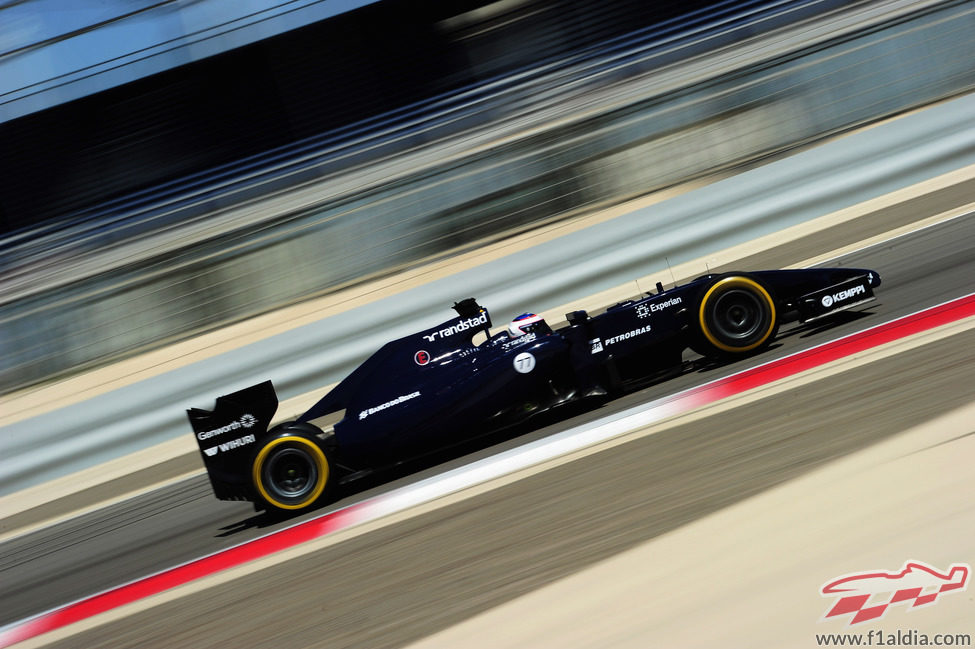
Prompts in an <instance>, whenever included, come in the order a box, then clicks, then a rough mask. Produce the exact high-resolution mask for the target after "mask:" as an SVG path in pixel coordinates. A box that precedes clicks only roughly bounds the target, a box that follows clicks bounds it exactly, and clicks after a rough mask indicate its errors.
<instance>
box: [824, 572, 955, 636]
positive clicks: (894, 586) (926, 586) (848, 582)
mask: <svg viewBox="0 0 975 649" xmlns="http://www.w3.org/2000/svg"><path fill="white" fill-rule="evenodd" d="M971 572H972V568H971V566H970V565H968V564H967V563H955V564H952V565H951V566H950V567H949V568H948V569H947V570H945V571H941V570H938V569H937V568H934V567H933V566H930V565H928V564H926V563H924V562H922V561H908V562H907V563H905V564H904V566H903V567H902V568H901V569H900V570H899V571H896V572H887V571H883V570H871V571H866V572H857V573H852V574H848V575H843V576H842V577H837V578H835V579H832V580H830V581H828V582H826V583H825V584H823V586H822V588H820V591H819V592H820V595H822V596H823V597H829V598H834V597H835V598H839V599H837V600H836V602H835V603H834V604H833V605H832V606H831V607H830V609H829V610H828V611H826V613H825V615H824V616H823V618H824V619H825V618H830V617H838V616H845V615H851V616H852V617H851V618H850V619H849V621H848V624H851V625H852V624H860V623H861V622H868V621H870V620H879V619H880V618H882V617H883V616H884V615H885V614H886V613H887V610H888V608H889V607H890V606H892V605H894V604H905V605H906V606H907V607H909V608H911V609H915V608H918V607H921V606H932V605H934V604H935V603H937V602H938V597H939V596H940V595H942V594H946V593H947V594H950V593H960V592H962V591H964V590H965V589H966V588H968V577H969V575H971Z"/></svg>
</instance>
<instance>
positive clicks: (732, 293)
mask: <svg viewBox="0 0 975 649" xmlns="http://www.w3.org/2000/svg"><path fill="white" fill-rule="evenodd" d="M697 325H698V328H699V334H700V336H699V340H698V341H696V342H697V343H698V344H697V345H695V349H696V350H697V351H700V352H702V353H704V355H705V356H719V357H722V356H723V357H728V356H737V355H740V354H748V353H752V352H756V351H759V350H762V349H764V348H765V347H768V346H769V345H770V344H771V342H772V340H774V339H775V334H776V333H777V332H778V329H779V317H778V311H777V310H776V307H775V299H774V298H773V297H772V294H771V292H770V291H769V290H768V289H767V288H766V287H765V286H763V285H762V284H761V282H759V281H757V280H755V279H753V278H751V277H748V276H745V275H729V276H727V277H722V278H721V279H719V280H717V281H716V282H714V283H713V284H711V285H710V286H709V287H708V288H707V290H705V291H704V295H703V296H702V297H701V300H700V302H699V304H698V310H697Z"/></svg>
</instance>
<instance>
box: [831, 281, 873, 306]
mask: <svg viewBox="0 0 975 649" xmlns="http://www.w3.org/2000/svg"><path fill="white" fill-rule="evenodd" d="M866 292H867V289H866V287H864V286H863V284H861V285H859V286H854V287H853V288H848V289H846V290H845V291H840V292H839V293H833V294H832V295H824V296H823V298H822V303H823V306H824V307H826V308H827V309H828V308H829V307H831V306H833V303H835V302H842V301H843V300H848V299H850V298H851V297H856V296H857V295H860V294H861V293H866Z"/></svg>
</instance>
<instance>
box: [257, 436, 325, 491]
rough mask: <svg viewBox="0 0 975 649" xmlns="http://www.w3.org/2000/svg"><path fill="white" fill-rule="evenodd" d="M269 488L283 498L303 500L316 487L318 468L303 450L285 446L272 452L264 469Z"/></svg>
mask: <svg viewBox="0 0 975 649" xmlns="http://www.w3.org/2000/svg"><path fill="white" fill-rule="evenodd" d="M262 477H263V478H264V484H266V485H267V486H268V490H269V491H271V493H272V494H273V495H275V496H277V497H278V498H281V499H283V500H290V501H294V500H301V499H303V498H304V497H306V496H307V495H308V494H309V493H311V491H312V490H313V489H314V488H315V484H316V483H317V482H318V468H317V467H316V466H315V462H314V460H312V458H311V457H310V456H309V455H308V453H306V452H305V451H303V450H300V449H297V448H283V449H280V450H279V451H277V452H276V453H274V454H272V455H271V456H270V457H269V458H268V459H267V461H266V462H265V463H264V469H263V471H262Z"/></svg>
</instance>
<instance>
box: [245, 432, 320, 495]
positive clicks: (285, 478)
mask: <svg viewBox="0 0 975 649" xmlns="http://www.w3.org/2000/svg"><path fill="white" fill-rule="evenodd" d="M251 475H252V478H253V483H254V489H255V491H256V492H257V494H258V497H259V498H260V499H261V501H262V502H263V503H264V504H266V505H267V506H268V507H270V508H271V509H275V510H279V511H284V512H296V511H299V510H302V509H307V508H309V507H311V506H313V505H314V504H315V503H316V502H318V501H320V500H321V499H322V498H323V497H324V496H325V495H326V493H327V492H328V490H329V487H330V486H331V484H332V482H333V477H334V470H333V466H332V459H331V453H330V452H329V451H328V450H327V449H325V448H323V447H322V446H321V445H320V444H319V443H318V442H317V441H316V440H315V439H314V438H313V437H312V436H311V435H308V434H307V433H305V432H304V431H301V430H289V429H287V428H285V429H284V430H282V431H280V433H279V434H278V435H277V436H275V437H272V438H270V439H267V440H266V441H265V442H264V444H263V446H261V448H260V449H259V450H258V451H257V454H256V455H255V456H254V461H253V464H252V470H251Z"/></svg>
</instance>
